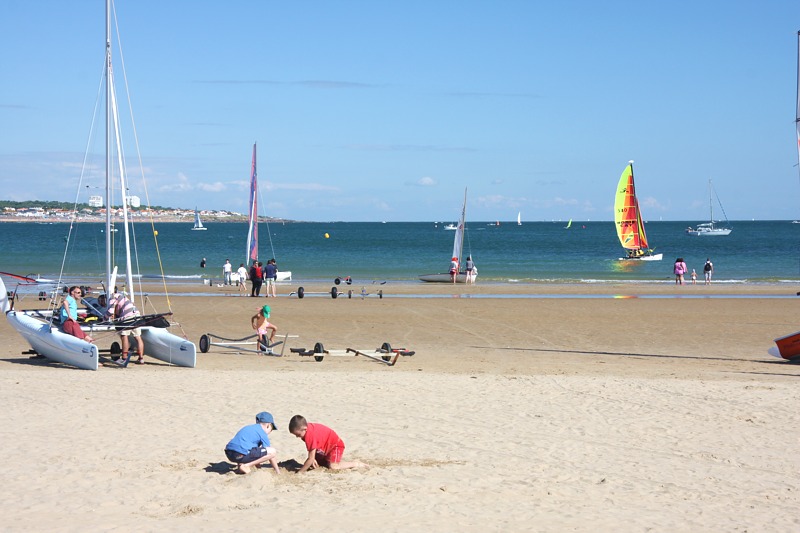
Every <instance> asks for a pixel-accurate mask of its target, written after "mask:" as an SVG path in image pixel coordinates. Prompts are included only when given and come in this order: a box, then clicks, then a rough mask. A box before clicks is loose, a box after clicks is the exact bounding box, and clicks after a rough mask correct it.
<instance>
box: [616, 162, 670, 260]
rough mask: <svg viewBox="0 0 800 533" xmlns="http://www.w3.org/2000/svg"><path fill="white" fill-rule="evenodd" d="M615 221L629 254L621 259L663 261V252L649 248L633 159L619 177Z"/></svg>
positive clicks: (619, 236) (618, 235)
mask: <svg viewBox="0 0 800 533" xmlns="http://www.w3.org/2000/svg"><path fill="white" fill-rule="evenodd" d="M614 223H615V225H616V227H617V237H618V238H619V243H620V244H621V245H622V247H623V248H624V249H626V250H627V251H628V255H627V256H626V257H620V260H634V261H661V259H662V258H663V254H653V250H651V249H650V248H648V244H647V234H646V233H645V231H644V222H643V221H642V212H641V210H640V209H639V200H637V199H636V187H635V185H634V183H633V161H628V166H627V167H625V170H623V171H622V176H620V178H619V184H618V185H617V196H616V198H615V199H614Z"/></svg>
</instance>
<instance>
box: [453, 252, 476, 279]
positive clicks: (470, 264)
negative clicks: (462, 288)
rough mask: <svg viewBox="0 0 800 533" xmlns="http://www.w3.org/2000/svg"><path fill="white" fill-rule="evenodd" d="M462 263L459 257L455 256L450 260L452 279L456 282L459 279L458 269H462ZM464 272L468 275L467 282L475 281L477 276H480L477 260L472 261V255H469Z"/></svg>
mask: <svg viewBox="0 0 800 533" xmlns="http://www.w3.org/2000/svg"><path fill="white" fill-rule="evenodd" d="M460 268H461V265H460V264H459V263H458V257H454V258H453V259H451V260H450V281H452V282H453V283H456V280H457V279H458V271H459V270H460ZM464 272H465V275H466V279H465V282H466V283H468V284H469V283H475V278H477V277H478V267H476V266H475V262H474V261H472V256H471V255H468V256H467V261H466V263H465V264H464Z"/></svg>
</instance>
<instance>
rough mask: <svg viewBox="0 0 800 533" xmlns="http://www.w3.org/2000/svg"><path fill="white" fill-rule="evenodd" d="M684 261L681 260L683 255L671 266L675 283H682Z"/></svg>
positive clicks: (684, 272) (684, 269)
mask: <svg viewBox="0 0 800 533" xmlns="http://www.w3.org/2000/svg"><path fill="white" fill-rule="evenodd" d="M686 270H687V269H686V263H685V262H684V261H683V257H679V258H677V259H676V260H675V265H674V266H673V271H674V272H675V285H683V275H684V274H686Z"/></svg>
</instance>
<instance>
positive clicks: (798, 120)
mask: <svg viewBox="0 0 800 533" xmlns="http://www.w3.org/2000/svg"><path fill="white" fill-rule="evenodd" d="M795 115H796V116H795V121H794V122H795V127H796V129H797V175H798V177H800V31H798V32H797V112H796V113H795Z"/></svg>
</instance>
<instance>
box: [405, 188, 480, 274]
mask: <svg viewBox="0 0 800 533" xmlns="http://www.w3.org/2000/svg"><path fill="white" fill-rule="evenodd" d="M466 219H467V189H466V188H465V189H464V203H463V205H462V207H461V218H460V219H459V221H458V225H457V226H456V233H455V235H454V236H453V255H452V256H450V257H451V258H452V259H454V260H456V261H458V265H459V272H458V273H457V274H456V283H466V282H467V273H466V271H465V270H463V268H462V267H463V266H464V263H462V261H461V259H462V255H463V251H464V231H465V230H466ZM475 277H477V275H474V276H473V280H474V278H475ZM419 279H420V281H429V282H435V283H453V278H452V277H451V276H450V273H449V272H444V273H439V274H422V275H420V276H419Z"/></svg>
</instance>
